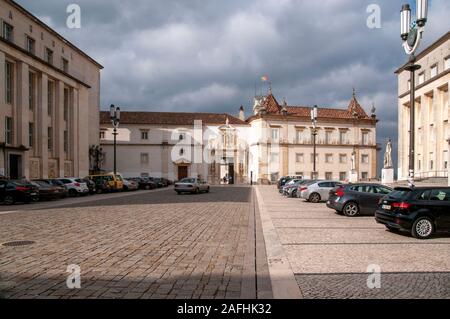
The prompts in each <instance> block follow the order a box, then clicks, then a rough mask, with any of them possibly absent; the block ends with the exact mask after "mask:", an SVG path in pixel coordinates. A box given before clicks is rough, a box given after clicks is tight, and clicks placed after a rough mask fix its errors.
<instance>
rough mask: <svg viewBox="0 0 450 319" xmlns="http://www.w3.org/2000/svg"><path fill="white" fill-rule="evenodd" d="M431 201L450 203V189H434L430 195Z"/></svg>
mask: <svg viewBox="0 0 450 319" xmlns="http://www.w3.org/2000/svg"><path fill="white" fill-rule="evenodd" d="M430 200H432V201H440V202H448V201H450V189H433V190H432V191H431V194H430Z"/></svg>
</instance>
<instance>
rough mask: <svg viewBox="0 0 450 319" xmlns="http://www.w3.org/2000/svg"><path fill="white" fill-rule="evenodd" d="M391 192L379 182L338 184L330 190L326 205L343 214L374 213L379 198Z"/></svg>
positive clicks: (390, 189)
mask: <svg viewBox="0 0 450 319" xmlns="http://www.w3.org/2000/svg"><path fill="white" fill-rule="evenodd" d="M390 192H392V188H389V187H387V186H384V185H380V184H347V185H339V186H337V187H336V188H334V189H332V190H331V191H330V197H329V199H328V201H327V207H328V208H331V209H334V210H335V211H337V212H338V213H344V215H345V216H348V217H354V216H358V215H374V214H375V211H376V210H377V208H378V202H379V201H380V199H381V198H383V197H384V196H386V195H387V194H389V193H390Z"/></svg>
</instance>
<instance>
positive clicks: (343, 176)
mask: <svg viewBox="0 0 450 319" xmlns="http://www.w3.org/2000/svg"><path fill="white" fill-rule="evenodd" d="M346 179H347V173H346V172H340V173H339V180H340V181H345V180H346Z"/></svg>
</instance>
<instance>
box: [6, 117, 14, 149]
mask: <svg viewBox="0 0 450 319" xmlns="http://www.w3.org/2000/svg"><path fill="white" fill-rule="evenodd" d="M5 142H6V144H12V143H13V119H12V117H8V116H7V117H5Z"/></svg>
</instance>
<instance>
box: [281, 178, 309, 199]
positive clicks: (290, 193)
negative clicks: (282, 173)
mask: <svg viewBox="0 0 450 319" xmlns="http://www.w3.org/2000/svg"><path fill="white" fill-rule="evenodd" d="M305 182H306V181H305V180H302V179H293V180H291V181H290V182H289V183H287V184H286V185H284V186H283V187H282V190H283V195H284V196H287V197H297V190H298V185H301V184H304V183H305Z"/></svg>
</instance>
